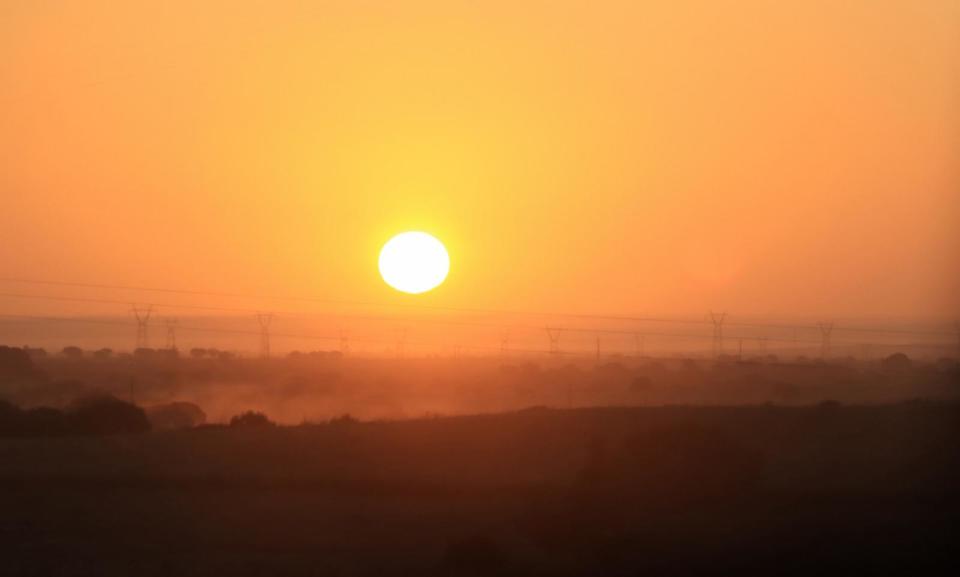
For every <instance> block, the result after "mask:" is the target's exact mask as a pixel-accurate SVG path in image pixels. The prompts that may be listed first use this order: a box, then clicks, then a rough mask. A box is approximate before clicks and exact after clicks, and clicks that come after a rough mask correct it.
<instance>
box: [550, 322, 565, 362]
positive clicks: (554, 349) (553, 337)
mask: <svg viewBox="0 0 960 577" xmlns="http://www.w3.org/2000/svg"><path fill="white" fill-rule="evenodd" d="M561 330H562V329H558V328H554V327H547V338H548V339H550V356H551V357H556V356H559V355H560V331H561Z"/></svg>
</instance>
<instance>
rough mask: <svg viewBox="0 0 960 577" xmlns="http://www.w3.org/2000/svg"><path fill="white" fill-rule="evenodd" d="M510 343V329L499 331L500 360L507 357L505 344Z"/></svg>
mask: <svg viewBox="0 0 960 577" xmlns="http://www.w3.org/2000/svg"><path fill="white" fill-rule="evenodd" d="M509 344H510V331H508V330H507V331H503V332H502V333H500V362H503V360H504V359H505V358H506V357H507V345H509Z"/></svg>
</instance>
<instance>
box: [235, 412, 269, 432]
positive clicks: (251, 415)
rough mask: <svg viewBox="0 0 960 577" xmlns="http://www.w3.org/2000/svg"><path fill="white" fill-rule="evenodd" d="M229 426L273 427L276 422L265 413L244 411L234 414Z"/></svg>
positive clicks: (244, 427)
mask: <svg viewBox="0 0 960 577" xmlns="http://www.w3.org/2000/svg"><path fill="white" fill-rule="evenodd" d="M230 426H231V427H236V428H243V429H246V428H259V427H273V426H276V423H274V422H273V421H271V420H270V419H269V418H267V416H266V415H264V414H263V413H260V412H257V411H247V412H245V413H240V414H239V415H235V416H234V417H232V418H231V419H230Z"/></svg>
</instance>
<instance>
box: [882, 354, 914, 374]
mask: <svg viewBox="0 0 960 577" xmlns="http://www.w3.org/2000/svg"><path fill="white" fill-rule="evenodd" d="M880 367H881V368H882V369H883V370H885V371H890V372H898V373H899V372H904V371H909V370H910V369H911V368H913V361H911V360H910V357H908V356H907V355H905V354H903V353H893V354H892V355H890V356H888V357H886V358H884V359H883V360H882V361H880Z"/></svg>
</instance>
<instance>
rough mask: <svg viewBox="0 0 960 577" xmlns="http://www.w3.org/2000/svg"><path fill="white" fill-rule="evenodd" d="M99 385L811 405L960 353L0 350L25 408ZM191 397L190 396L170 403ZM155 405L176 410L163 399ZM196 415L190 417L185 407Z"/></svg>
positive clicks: (285, 415)
mask: <svg viewBox="0 0 960 577" xmlns="http://www.w3.org/2000/svg"><path fill="white" fill-rule="evenodd" d="M91 395H111V396H113V397H115V398H117V399H124V400H127V401H129V402H132V403H135V404H138V405H141V406H143V407H146V408H149V411H148V413H149V415H151V419H152V420H153V421H154V422H155V426H157V427H158V428H162V429H169V428H181V427H184V426H188V425H189V426H196V425H197V424H202V423H208V422H212V423H224V424H225V423H227V422H229V420H230V418H231V417H233V416H234V415H238V414H240V413H242V412H245V411H255V412H260V413H263V414H266V415H269V416H270V418H271V419H274V420H276V421H277V422H278V423H287V424H292V423H299V422H303V421H314V422H315V421H326V420H328V419H330V418H333V417H335V416H337V415H341V414H346V413H349V414H351V415H354V416H355V417H357V418H360V419H365V420H367V419H400V418H411V417H417V416H421V415H425V414H469V413H489V412H502V411H509V410H517V409H522V408H524V407H530V406H547V407H563V408H569V407H590V406H659V405H697V406H710V405H743V404H748V405H757V404H765V403H773V404H778V405H813V404H817V403H820V402H822V401H825V400H836V401H839V402H842V403H845V404H862V403H891V402H899V401H903V400H908V399H917V398H919V399H929V400H949V399H958V398H960V367H958V364H957V361H956V360H955V359H948V358H944V359H939V360H936V361H931V360H925V361H924V360H917V359H911V358H909V357H907V356H906V355H904V354H902V353H894V354H890V355H888V356H886V357H883V358H881V359H878V360H876V361H872V362H864V361H862V360H857V359H852V358H840V359H830V360H829V361H828V362H824V361H818V360H811V359H794V360H792V361H789V362H788V361H786V360H784V359H780V358H777V357H775V356H772V355H766V356H763V357H755V358H748V359H745V360H740V359H737V358H736V357H730V356H723V357H721V358H720V359H718V360H716V361H713V360H705V359H691V358H678V359H657V358H640V359H632V358H623V357H621V358H618V359H611V360H604V361H602V362H600V363H595V362H593V361H588V362H584V361H581V362H570V361H569V360H564V359H563V358H561V359H557V360H551V359H539V360H535V359H526V360H525V359H512V360H509V361H506V362H503V361H500V360H498V359H491V358H488V359H481V358H461V359H407V360H397V359H382V358H381V359H363V358H350V357H347V358H344V357H343V356H342V355H341V354H340V353H339V352H336V351H332V352H331V351H313V352H293V353H290V354H289V355H287V356H286V357H283V358H276V359H258V358H255V359H249V358H237V357H236V356H235V355H233V354H231V353H229V352H226V351H221V350H217V349H201V348H195V349H192V350H191V351H190V353H189V354H188V355H180V354H179V353H178V352H177V351H176V350H172V351H170V350H155V349H138V350H137V351H135V352H134V353H133V354H127V353H120V354H117V353H115V352H114V351H112V350H109V349H100V350H96V351H83V350H81V349H79V348H78V347H65V348H64V349H63V350H62V351H60V352H59V353H56V354H47V353H46V352H45V351H43V350H41V349H26V348H11V347H0V399H6V400H7V401H9V402H11V403H13V404H16V405H18V406H20V407H24V408H28V409H29V408H36V407H51V408H54V409H60V410H64V409H66V408H67V407H68V406H69V405H70V404H71V403H72V402H74V401H75V400H77V399H79V398H82V397H89V396H91ZM176 403H188V404H189V406H190V407H193V408H195V410H194V409H193V408H191V409H188V405H175V404H176ZM153 407H167V408H166V409H163V410H161V409H159V408H153ZM187 413H190V414H187Z"/></svg>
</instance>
